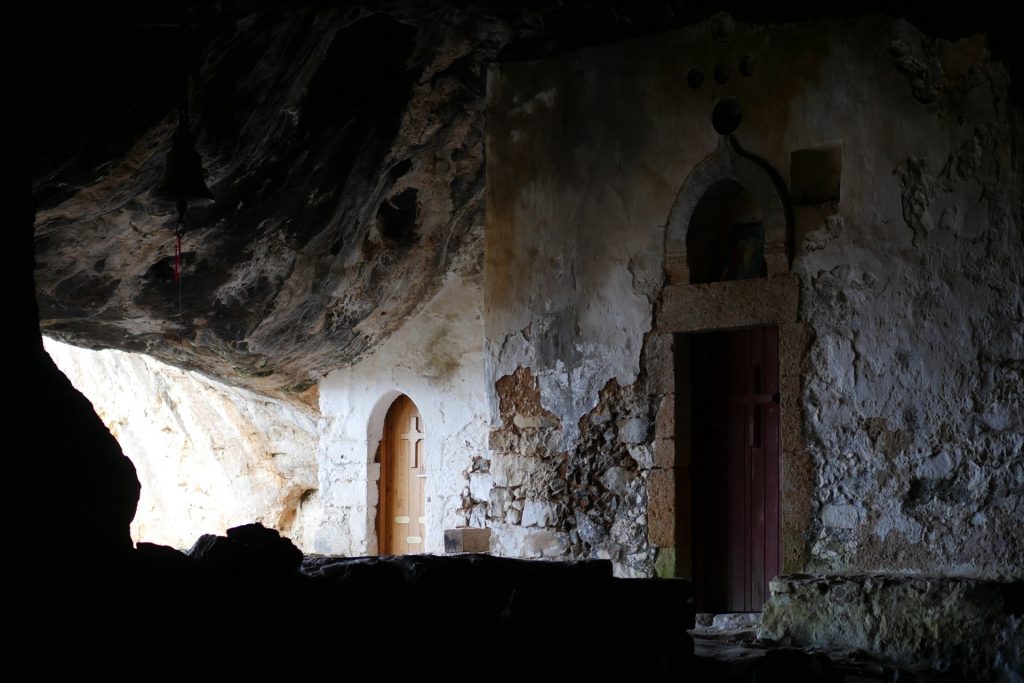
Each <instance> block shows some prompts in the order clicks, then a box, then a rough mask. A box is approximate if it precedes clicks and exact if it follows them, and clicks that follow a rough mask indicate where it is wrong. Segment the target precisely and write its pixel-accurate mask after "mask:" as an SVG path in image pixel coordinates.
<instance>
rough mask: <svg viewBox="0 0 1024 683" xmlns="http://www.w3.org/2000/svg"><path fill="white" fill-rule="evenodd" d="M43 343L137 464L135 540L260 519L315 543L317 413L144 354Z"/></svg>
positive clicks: (185, 537)
mask: <svg viewBox="0 0 1024 683" xmlns="http://www.w3.org/2000/svg"><path fill="white" fill-rule="evenodd" d="M44 345H45V348H46V350H47V352H48V353H49V354H50V356H51V357H52V358H53V359H54V362H56V364H57V367H59V368H60V369H61V371H62V372H64V374H65V375H67V376H68V378H69V379H70V380H71V382H72V384H73V385H74V386H75V387H76V388H77V389H78V390H79V391H81V392H82V393H83V394H84V395H85V396H86V398H88V399H89V401H91V402H92V405H93V408H94V409H95V410H96V413H97V414H98V415H99V416H100V418H101V419H102V420H103V423H104V424H105V425H106V426H107V428H108V429H109V430H110V432H111V434H113V435H114V437H115V438H116V439H117V441H118V443H119V444H120V445H121V448H122V450H123V451H124V453H125V455H127V456H128V458H129V459H130V460H131V461H132V463H133V464H134V465H135V471H136V473H137V475H138V478H139V482H140V484H141V485H142V490H141V494H140V498H139V505H138V509H137V511H136V513H135V519H134V520H133V521H132V524H131V535H132V538H133V539H134V540H135V541H146V542H149V543H160V544H163V545H169V546H172V547H176V548H189V547H190V546H191V545H192V544H193V543H194V542H195V541H196V539H197V538H199V536H201V535H202V534H207V533H217V534H223V533H224V532H225V531H226V530H227V529H228V528H229V527H232V526H237V525H239V524H246V523H249V522H254V521H255V522H261V523H262V524H264V525H265V526H267V527H272V528H275V529H277V530H278V531H280V532H281V533H282V534H284V535H285V536H288V537H289V538H291V539H292V540H293V541H294V542H295V544H296V545H298V546H299V547H300V548H309V547H311V546H312V538H313V537H312V532H313V530H314V525H313V524H312V520H314V519H316V516H317V515H318V513H319V505H318V495H317V486H318V482H317V463H316V449H317V443H318V433H317V416H316V415H315V414H314V413H313V412H312V411H309V410H306V409H303V408H299V407H295V406H293V405H290V404H287V403H283V402H281V401H278V400H274V399H269V398H267V397H265V396H259V395H257V394H254V393H252V392H250V391H246V390H244V389H238V388H235V387H230V386H227V385H224V384H221V383H219V382H215V381H213V380H210V379H207V378H205V377H202V376H200V375H197V374H196V373H192V372H187V371H183V370H179V369H177V368H174V367H171V366H169V365H166V364H164V363H161V362H160V361H157V360H155V359H153V358H150V357H148V356H145V355H142V354H134V353H125V352H122V351H111V350H107V351H90V350H88V349H81V348H78V347H74V346H70V345H67V344H62V343H60V342H56V341H54V340H52V339H46V338H44Z"/></svg>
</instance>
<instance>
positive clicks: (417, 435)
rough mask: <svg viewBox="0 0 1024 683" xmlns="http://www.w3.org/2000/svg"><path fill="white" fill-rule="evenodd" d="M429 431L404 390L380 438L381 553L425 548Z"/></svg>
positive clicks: (379, 528) (378, 531)
mask: <svg viewBox="0 0 1024 683" xmlns="http://www.w3.org/2000/svg"><path fill="white" fill-rule="evenodd" d="M425 437H426V434H425V433H424V428H423V418H422V416H421V415H420V411H419V409H418V408H417V407H416V404H415V403H413V402H412V399H410V398H409V397H408V396H406V395H405V394H402V395H400V396H399V397H398V398H396V399H395V401H394V402H393V403H392V404H391V407H390V408H388V412H387V416H386V417H385V418H384V433H383V435H382V438H381V442H380V443H381V458H380V465H381V473H380V484H379V486H380V499H379V504H378V507H377V510H378V514H377V538H378V539H379V540H380V544H379V547H380V554H381V555H409V554H415V553H422V552H423V547H424V546H423V541H424V537H425V536H426V521H427V520H426V516H425V515H426V512H425V502H426V497H425V490H426V478H427V472H426V467H425V466H424V459H423V458H424V452H423V444H424V439H425Z"/></svg>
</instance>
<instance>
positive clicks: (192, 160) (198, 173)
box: [153, 124, 213, 205]
mask: <svg viewBox="0 0 1024 683" xmlns="http://www.w3.org/2000/svg"><path fill="white" fill-rule="evenodd" d="M153 197H154V198H155V199H159V200H163V201H166V202H172V203H175V204H180V203H181V202H182V201H184V202H185V203H186V204H187V205H196V204H208V203H210V202H212V201H213V193H212V192H210V188H208V187H206V181H204V180H203V162H202V160H201V159H200V158H199V152H197V151H196V146H195V139H194V138H193V137H192V135H191V134H190V133H189V132H188V129H187V128H186V127H185V126H182V125H180V124H179V125H178V128H177V130H175V131H174V138H173V139H172V142H171V151H170V152H169V153H168V154H167V167H166V169H165V171H164V179H163V180H162V181H161V182H160V184H159V185H158V186H157V187H156V189H155V190H153Z"/></svg>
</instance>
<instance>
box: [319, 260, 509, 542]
mask: <svg viewBox="0 0 1024 683" xmlns="http://www.w3.org/2000/svg"><path fill="white" fill-rule="evenodd" d="M481 299H482V296H481V292H480V285H479V276H476V277H475V278H474V277H466V278H463V277H460V276H458V275H455V274H452V275H450V276H449V278H448V280H447V281H446V282H445V284H444V285H443V286H442V288H441V290H440V291H439V292H438V294H437V296H435V297H434V299H433V300H432V301H431V302H430V303H429V304H427V305H426V306H425V307H424V309H423V311H422V312H421V313H419V314H417V315H416V316H415V317H413V318H411V319H410V320H408V321H407V322H406V324H405V325H404V326H403V327H402V328H401V329H400V330H399V332H397V333H396V334H395V335H393V336H392V337H391V338H390V339H389V340H388V341H387V342H386V343H385V344H383V345H382V346H381V347H380V348H379V349H378V350H377V351H375V352H374V353H373V354H372V355H370V356H369V357H368V358H367V359H365V360H363V361H361V362H359V363H358V364H356V365H354V366H352V367H350V368H345V369H340V370H336V371H334V372H332V373H330V374H329V375H328V376H327V377H325V378H324V379H323V380H322V381H321V382H320V410H321V413H322V416H323V417H322V418H321V425H320V429H321V440H320V448H319V450H318V451H317V461H318V463H319V465H320V492H321V499H320V500H321V506H322V516H321V517H320V519H319V522H318V527H317V529H316V534H315V541H314V543H313V546H312V548H311V549H312V550H313V551H314V552H321V553H336V554H343V555H365V554H373V553H376V552H377V538H376V529H375V519H376V513H377V498H378V479H379V477H380V465H379V464H378V463H374V462H373V461H374V455H375V453H376V450H377V446H378V444H379V443H380V438H381V434H382V430H383V427H384V417H385V414H386V413H387V410H388V408H389V407H390V405H391V403H392V402H393V401H394V399H395V398H396V397H397V396H398V395H399V394H403V393H404V394H406V395H407V396H409V398H411V399H412V400H413V402H414V403H415V404H416V406H417V407H418V408H419V410H420V414H421V415H422V417H423V426H424V431H425V432H426V439H425V446H426V449H425V459H426V470H427V481H426V495H427V500H426V517H427V524H426V537H425V539H424V549H425V550H426V551H427V552H441V551H442V550H443V548H444V542H443V531H444V529H451V528H455V527H461V526H467V525H473V526H483V521H484V520H483V518H482V517H481V516H480V515H479V514H477V515H476V516H473V518H472V519H471V511H472V508H473V503H472V500H473V499H474V498H476V499H477V500H478V501H481V500H482V501H486V500H487V495H488V489H489V475H488V474H487V465H488V461H487V458H486V454H487V410H486V405H487V404H486V396H485V394H484V387H483V382H482V381H481V377H482V375H483V353H482V351H483V323H482V318H481V312H480V302H481Z"/></svg>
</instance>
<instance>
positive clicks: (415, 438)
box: [401, 416, 424, 468]
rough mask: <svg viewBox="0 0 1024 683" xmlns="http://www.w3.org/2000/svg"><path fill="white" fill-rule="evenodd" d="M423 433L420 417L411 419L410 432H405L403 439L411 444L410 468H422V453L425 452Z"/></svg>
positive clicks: (402, 435)
mask: <svg viewBox="0 0 1024 683" xmlns="http://www.w3.org/2000/svg"><path fill="white" fill-rule="evenodd" d="M423 436H424V435H423V432H422V431H421V430H420V419H419V418H418V417H415V416H414V417H410V418H409V431H407V432H403V433H402V434H401V437H402V439H403V440H405V441H407V442H408V443H409V467H413V468H416V467H419V466H420V453H422V452H423V446H422V441H423Z"/></svg>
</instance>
